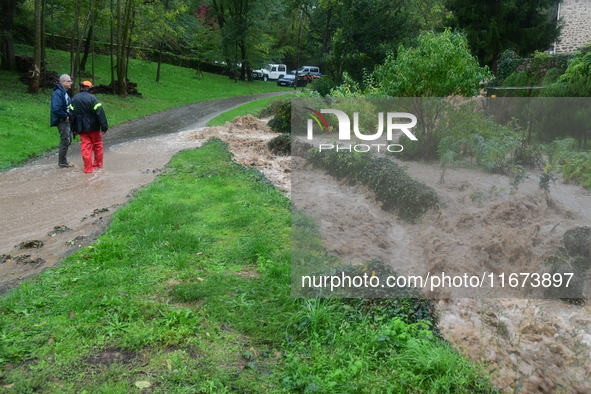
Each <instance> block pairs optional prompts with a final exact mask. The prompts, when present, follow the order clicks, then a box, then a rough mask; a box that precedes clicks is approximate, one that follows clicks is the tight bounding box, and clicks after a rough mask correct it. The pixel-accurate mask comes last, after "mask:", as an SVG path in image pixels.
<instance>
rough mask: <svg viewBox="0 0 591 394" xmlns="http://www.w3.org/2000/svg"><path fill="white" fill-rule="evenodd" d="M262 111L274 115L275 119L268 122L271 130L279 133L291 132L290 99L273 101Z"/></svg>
mask: <svg viewBox="0 0 591 394" xmlns="http://www.w3.org/2000/svg"><path fill="white" fill-rule="evenodd" d="M261 113H263V114H265V115H271V116H273V119H271V120H270V121H269V123H268V125H269V127H270V128H271V130H273V131H275V132H277V133H289V132H291V101H290V100H289V99H280V100H274V101H271V104H269V106H268V107H266V108H265V109H264V110H263V111H261ZM261 113H259V116H260V114H261Z"/></svg>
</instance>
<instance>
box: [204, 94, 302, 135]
mask: <svg viewBox="0 0 591 394" xmlns="http://www.w3.org/2000/svg"><path fill="white" fill-rule="evenodd" d="M291 96H293V95H292V94H286V95H284V96H276V97H270V98H266V99H262V100H256V101H253V102H250V103H248V104H244V105H241V106H240V107H238V108H234V109H232V110H230V111H227V112H224V113H223V114H221V115H218V116H216V117H215V118H213V119H212V120H210V121H209V122H207V125H208V126H210V127H213V126H223V125H225V124H226V122H232V121H233V120H234V118H235V117H237V116H245V115H249V114H250V115H254V116H256V115H257V114H258V113H259V112H260V110H262V109H263V108H266V107H267V106H268V105H269V104H270V103H271V101H274V100H277V99H284V98H289V97H291Z"/></svg>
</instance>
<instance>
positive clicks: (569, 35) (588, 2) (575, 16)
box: [555, 0, 591, 53]
mask: <svg viewBox="0 0 591 394" xmlns="http://www.w3.org/2000/svg"><path fill="white" fill-rule="evenodd" d="M559 21H560V22H562V23H563V26H564V27H563V28H562V33H561V35H560V38H559V39H558V42H557V43H556V48H555V52H556V53H570V52H574V51H576V50H577V49H579V48H581V47H582V46H584V45H586V44H589V43H591V0H563V1H562V2H561V3H560V19H559Z"/></svg>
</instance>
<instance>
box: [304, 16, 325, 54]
mask: <svg viewBox="0 0 591 394" xmlns="http://www.w3.org/2000/svg"><path fill="white" fill-rule="evenodd" d="M331 19H332V7H330V8H328V9H327V10H326V23H325V25H324V33H323V34H322V54H323V55H326V54H327V53H328V43H329V41H330V21H331ZM300 23H301V22H300Z"/></svg>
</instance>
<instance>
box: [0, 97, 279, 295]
mask: <svg viewBox="0 0 591 394" xmlns="http://www.w3.org/2000/svg"><path fill="white" fill-rule="evenodd" d="M281 94H285V92H276V93H265V94H257V95H250V96H243V97H232V98H228V99H221V100H213V101H208V102H203V103H196V104H192V105H188V106H184V107H180V108H175V109H171V110H167V111H163V112H159V113H156V114H152V115H149V116H145V117H143V118H141V119H137V120H134V121H131V122H128V123H125V124H123V125H120V126H116V127H113V128H111V129H110V130H109V131H108V132H107V133H106V134H105V136H104V148H105V168H104V169H101V170H98V171H95V172H94V173H92V174H84V173H83V172H82V168H83V166H82V159H81V157H80V148H79V144H74V145H73V146H71V147H70V149H69V151H68V161H69V162H71V163H73V164H74V167H72V168H65V169H64V168H59V167H58V166H57V154H56V153H54V154H48V155H45V156H43V157H41V158H39V159H36V160H34V161H31V162H29V163H27V164H26V165H24V166H22V167H18V168H13V169H11V170H7V171H4V172H1V173H0V189H1V190H2V194H1V195H0V207H1V208H0V223H2V227H0V293H3V292H5V291H6V290H8V289H10V288H11V287H13V286H15V285H17V284H18V283H20V282H21V281H22V280H23V279H25V278H27V277H29V276H31V275H34V274H36V273H38V272H40V271H42V270H44V269H47V268H49V267H51V266H53V265H55V264H56V263H58V262H59V260H60V259H61V258H63V257H65V256H67V255H69V254H70V253H72V252H73V251H75V250H77V249H79V248H81V247H82V246H84V245H86V244H88V243H90V242H92V241H93V240H94V239H95V238H96V237H97V236H98V235H100V234H101V233H102V232H103V231H104V230H105V228H106V227H107V226H108V224H109V221H110V218H111V215H112V214H113V212H115V211H116V210H117V208H118V207H119V206H121V205H122V204H125V203H126V202H127V201H128V200H129V199H130V197H132V196H133V194H134V191H136V190H138V189H140V188H142V187H144V186H145V185H147V184H148V183H150V182H151V181H152V180H153V179H154V178H155V177H156V175H157V174H158V173H159V172H160V171H161V170H162V169H163V168H164V166H165V165H166V163H168V161H170V158H171V157H172V156H173V155H174V154H175V153H177V152H178V151H180V150H183V149H190V148H195V147H197V146H199V145H200V144H201V143H202V141H201V140H200V139H196V138H194V137H189V135H191V134H192V133H194V132H195V131H196V130H198V129H200V128H202V127H205V125H206V123H207V122H208V121H209V120H211V119H213V118H214V117H215V116H217V115H219V114H220V113H222V112H225V111H227V110H229V109H232V108H234V107H236V106H239V105H242V104H245V103H247V102H250V101H253V100H258V99H261V98H266V97H271V96H275V95H281ZM58 139H59V136H58V135H57V133H56V141H57V140H58ZM56 229H68V230H67V231H59V230H56Z"/></svg>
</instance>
